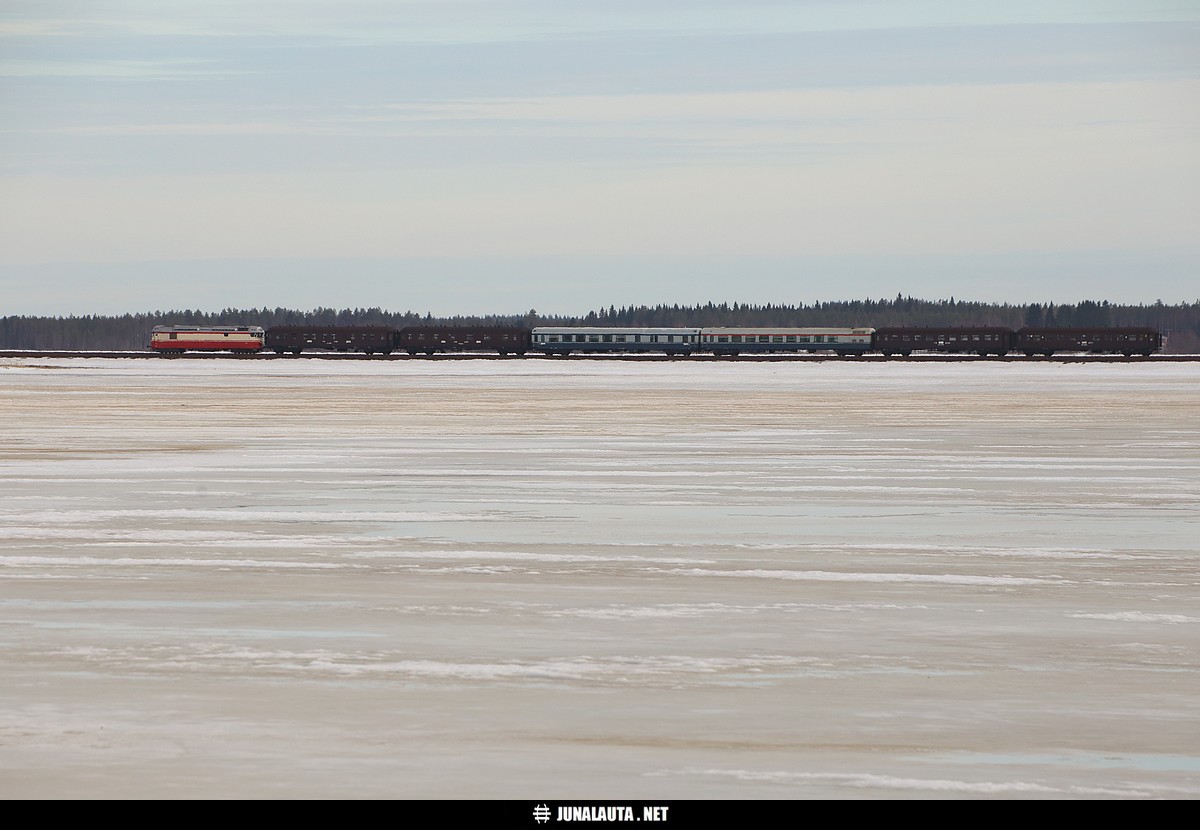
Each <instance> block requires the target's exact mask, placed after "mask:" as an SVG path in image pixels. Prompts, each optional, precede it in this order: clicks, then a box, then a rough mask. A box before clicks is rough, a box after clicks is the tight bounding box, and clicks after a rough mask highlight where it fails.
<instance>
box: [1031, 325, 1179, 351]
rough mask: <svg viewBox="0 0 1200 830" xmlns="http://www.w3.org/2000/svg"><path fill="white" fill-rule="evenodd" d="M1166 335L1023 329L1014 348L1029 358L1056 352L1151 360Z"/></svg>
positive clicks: (1121, 329) (1120, 328) (1149, 331)
mask: <svg viewBox="0 0 1200 830" xmlns="http://www.w3.org/2000/svg"><path fill="white" fill-rule="evenodd" d="M1162 345H1163V338H1162V333H1161V332H1159V331H1157V330H1155V329H1149V328H1136V327H1123V326H1109V327H1104V328H1062V329H1058V328H1054V329H1045V328H1023V329H1021V330H1020V331H1018V332H1017V333H1016V335H1015V336H1014V338H1013V348H1014V349H1015V350H1016V351H1019V352H1024V353H1025V354H1026V356H1028V357H1033V356H1034V355H1038V354H1041V355H1045V356H1046V357H1050V355H1052V354H1054V353H1055V352H1088V353H1090V354H1123V355H1125V356H1126V357H1132V356H1133V355H1135V354H1139V355H1143V356H1149V355H1152V354H1154V353H1155V352H1157V351H1159V350H1160V349H1162Z"/></svg>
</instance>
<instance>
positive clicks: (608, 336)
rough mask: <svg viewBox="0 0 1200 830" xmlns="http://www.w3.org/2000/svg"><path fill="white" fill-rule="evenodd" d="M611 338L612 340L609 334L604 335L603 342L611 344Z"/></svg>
mask: <svg viewBox="0 0 1200 830" xmlns="http://www.w3.org/2000/svg"><path fill="white" fill-rule="evenodd" d="M612 338H613V336H612V335H611V334H606V335H604V342H605V343H611V342H613V339H612Z"/></svg>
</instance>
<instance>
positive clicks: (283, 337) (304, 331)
mask: <svg viewBox="0 0 1200 830" xmlns="http://www.w3.org/2000/svg"><path fill="white" fill-rule="evenodd" d="M395 339H396V329H394V328H392V327H391V326H303V325H301V326H271V328H269V329H267V333H266V346H265V348H267V349H271V350H273V351H274V352H275V353H276V354H283V353H284V352H291V353H292V354H300V352H302V351H305V350H308V351H325V352H363V353H364V354H391V353H392V351H393V350H394V349H395V348H396V346H395Z"/></svg>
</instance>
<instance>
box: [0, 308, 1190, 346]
mask: <svg viewBox="0 0 1200 830" xmlns="http://www.w3.org/2000/svg"><path fill="white" fill-rule="evenodd" d="M172 324H175V325H179V324H185V325H209V326H230V325H256V326H262V327H263V328H270V327H271V326H278V325H295V324H310V325H321V326H335V325H337V326H343V325H345V326H349V325H360V326H361V325H381V326H395V327H396V328H403V327H404V326H419V325H527V326H534V325H549V326H565V325H587V326H847V325H848V326H875V327H881V326H933V325H939V326H945V325H951V326H1005V327H1008V328H1013V329H1019V328H1021V327H1022V326H1065V327H1072V326H1082V327H1091V326H1149V327H1152V328H1155V329H1158V330H1159V331H1161V332H1163V333H1164V334H1165V335H1166V336H1167V343H1166V347H1165V348H1164V350H1163V351H1164V352H1165V353H1169V354H1196V353H1200V300H1197V301H1196V302H1195V303H1182V304H1179V305H1165V304H1163V303H1162V302H1161V301H1160V302H1156V303H1154V304H1152V305H1118V304H1113V303H1109V302H1107V301H1101V302H1095V301H1091V300H1085V301H1083V302H1080V303H1076V304H1060V305H1055V304H1052V303H1047V304H1041V303H1027V304H1009V303H1004V304H996V303H982V302H971V301H965V300H955V299H953V298H951V299H949V300H920V299H915V298H913V297H904V296H900V295H898V296H897V297H896V298H895V299H893V300H843V301H833V302H815V303H812V304H811V305H805V304H799V305H776V304H767V305H750V304H746V303H707V304H705V305H696V306H686V305H657V306H645V305H641V306H621V307H620V308H618V307H616V306H609V307H608V308H607V309H603V308H602V309H598V310H596V311H589V312H588V313H587V314H585V315H583V316H567V315H544V314H539V313H538V312H537V311H536V310H534V309H530V310H529V312H527V313H525V314H516V315H503V314H497V315H488V316H477V317H469V316H457V317H434V316H433V315H431V314H424V315H422V314H418V313H415V312H412V311H405V312H391V311H385V310H384V309H381V308H356V309H349V308H345V309H340V310H338V309H333V308H317V309H313V310H312V311H296V310H293V309H286V308H275V309H269V308H261V309H255V308H251V309H233V308H227V309H224V310H223V311H217V312H203V311H196V310H191V309H185V310H182V311H153V312H147V313H139V314H123V315H117V316H103V315H85V316H70V317H30V316H11V317H0V349H36V350H55V349H63V350H98V351H123V350H138V349H145V348H146V347H147V342H148V340H149V337H150V330H151V329H152V328H153V327H154V326H158V325H172Z"/></svg>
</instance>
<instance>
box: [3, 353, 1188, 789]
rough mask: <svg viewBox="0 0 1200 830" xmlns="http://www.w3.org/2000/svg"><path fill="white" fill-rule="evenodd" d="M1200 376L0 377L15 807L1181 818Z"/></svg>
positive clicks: (733, 369) (1105, 369) (788, 367)
mask: <svg viewBox="0 0 1200 830" xmlns="http://www.w3.org/2000/svg"><path fill="white" fill-rule="evenodd" d="M1197 413H1200V364H1190V363H1154V362H1153V361H1147V362H1145V363H1103V364H1058V363H1049V362H1033V361H1031V362H1030V363H1028V364H1026V363H1023V362H1007V363H1001V362H986V363H983V362H979V363H968V364H958V363H928V364H921V363H908V362H906V363H882V362H878V363H860V362H850V361H846V362H835V361H830V362H811V361H808V362H806V361H796V362H790V363H788V362H779V363H745V364H742V363H738V364H720V363H711V362H709V363H687V362H682V361H677V362H662V363H642V362H628V361H587V360H585V361H553V360H542V359H532V360H508V361H495V360H489V361H458V360H455V361H441V360H429V361H426V360H404V361H327V360H309V359H296V360H273V361H238V360H232V359H231V360H198V361H193V360H115V359H97V358H92V359H52V360H51V359H37V358H21V359H6V360H0V424H2V425H3V426H2V427H0V430H2V435H0V493H2V495H3V499H0V666H2V667H3V675H4V682H3V684H0V701H2V702H3V705H2V706H0V797H7V798H21V797H50V798H95V797H151V798H193V797H203V798H212V797H268V798H313V797H334V798H456V799H461V798H517V799H535V800H542V801H545V800H549V799H558V800H564V799H661V800H665V799H688V798H702V799H706V798H728V799H768V798H856V799H857V798H879V799H892V798H898V797H901V798H1014V799H1018V798H1019V799H1028V798H1045V799H1060V798H1077V799H1090V798H1115V799H1149V798H1189V799H1191V798H1196V797H1197V796H1200V726H1198V724H1200V695H1198V694H1197V690H1198V689H1200V611H1198V609H1200V569H1198V565H1200V543H1197V541H1196V540H1197V538H1200V416H1198V415H1197Z"/></svg>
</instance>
